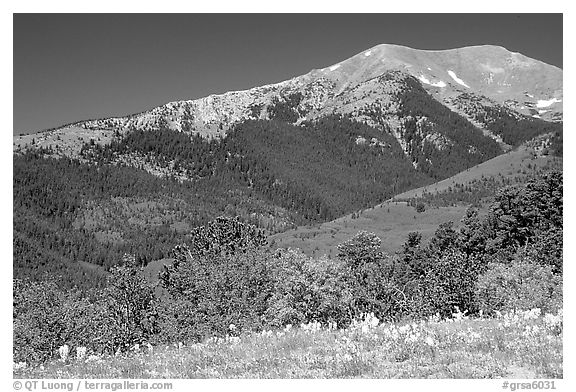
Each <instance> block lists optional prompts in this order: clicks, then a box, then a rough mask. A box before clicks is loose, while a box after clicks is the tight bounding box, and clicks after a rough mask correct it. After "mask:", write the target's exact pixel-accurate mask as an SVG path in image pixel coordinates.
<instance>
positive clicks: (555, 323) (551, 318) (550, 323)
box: [543, 312, 562, 329]
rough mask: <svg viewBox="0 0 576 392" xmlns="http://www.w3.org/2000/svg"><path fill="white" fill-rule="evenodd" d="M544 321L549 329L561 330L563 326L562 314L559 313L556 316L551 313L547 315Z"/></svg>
mask: <svg viewBox="0 0 576 392" xmlns="http://www.w3.org/2000/svg"><path fill="white" fill-rule="evenodd" d="M543 321H544V325H546V327H547V328H550V329H555V328H560V327H561V326H562V313H560V312H559V313H558V315H556V316H555V315H553V314H550V313H546V315H545V316H544V319H543Z"/></svg>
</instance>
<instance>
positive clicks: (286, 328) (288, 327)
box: [284, 324, 292, 332]
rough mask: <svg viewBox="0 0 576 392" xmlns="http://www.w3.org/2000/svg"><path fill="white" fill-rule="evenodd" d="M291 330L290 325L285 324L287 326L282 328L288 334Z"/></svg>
mask: <svg viewBox="0 0 576 392" xmlns="http://www.w3.org/2000/svg"><path fill="white" fill-rule="evenodd" d="M291 329H292V324H287V325H286V326H285V327H284V332H289V331H290V330H291Z"/></svg>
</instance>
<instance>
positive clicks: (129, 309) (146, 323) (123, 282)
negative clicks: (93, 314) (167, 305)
mask: <svg viewBox="0 0 576 392" xmlns="http://www.w3.org/2000/svg"><path fill="white" fill-rule="evenodd" d="M100 301H101V304H102V306H101V307H100V309H99V312H98V316H100V320H99V321H100V322H101V323H102V325H101V329H100V331H99V333H98V334H97V335H96V336H97V337H96V338H95V339H93V341H95V342H98V345H99V346H100V347H101V349H100V351H106V352H111V353H114V352H117V351H121V352H123V351H127V350H128V349H130V347H131V346H133V345H135V344H142V343H144V342H148V341H149V340H150V339H152V338H153V336H154V335H155V334H157V333H158V332H159V326H158V304H157V299H156V296H155V292H154V287H153V286H152V285H151V284H149V283H148V282H147V281H146V279H145V278H144V277H143V276H142V275H141V269H140V268H138V267H136V266H135V261H134V258H133V257H130V260H129V262H128V263H127V264H126V265H122V266H116V267H112V268H111V270H110V275H109V277H108V287H106V288H105V289H104V290H103V292H102V295H101V299H100Z"/></svg>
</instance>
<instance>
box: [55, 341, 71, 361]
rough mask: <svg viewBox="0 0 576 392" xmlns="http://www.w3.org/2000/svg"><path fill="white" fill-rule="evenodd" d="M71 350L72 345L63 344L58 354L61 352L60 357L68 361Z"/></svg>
mask: <svg viewBox="0 0 576 392" xmlns="http://www.w3.org/2000/svg"><path fill="white" fill-rule="evenodd" d="M69 352H70V347H68V345H67V344H65V345H63V346H62V347H60V348H59V349H58V354H60V359H61V360H62V361H66V359H67V358H68V353H69Z"/></svg>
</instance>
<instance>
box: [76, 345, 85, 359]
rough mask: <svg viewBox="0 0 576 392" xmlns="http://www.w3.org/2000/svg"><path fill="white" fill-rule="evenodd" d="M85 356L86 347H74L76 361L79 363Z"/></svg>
mask: <svg viewBox="0 0 576 392" xmlns="http://www.w3.org/2000/svg"><path fill="white" fill-rule="evenodd" d="M85 356H86V347H76V360H77V361H81V360H83V359H84V357H85Z"/></svg>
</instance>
